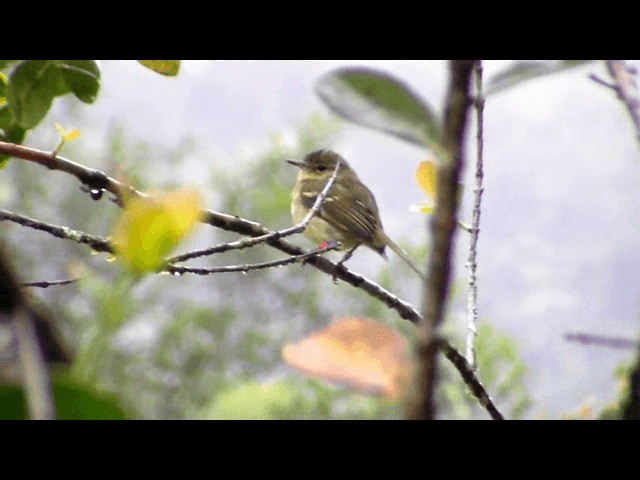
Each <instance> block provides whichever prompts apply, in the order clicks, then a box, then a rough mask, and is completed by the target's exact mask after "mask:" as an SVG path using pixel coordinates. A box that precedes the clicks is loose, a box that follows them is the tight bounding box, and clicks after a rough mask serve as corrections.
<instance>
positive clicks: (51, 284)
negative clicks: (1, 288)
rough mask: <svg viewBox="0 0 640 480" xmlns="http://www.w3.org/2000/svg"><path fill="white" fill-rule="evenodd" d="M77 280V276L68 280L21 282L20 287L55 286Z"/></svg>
mask: <svg viewBox="0 0 640 480" xmlns="http://www.w3.org/2000/svg"><path fill="white" fill-rule="evenodd" d="M78 280H80V279H79V278H71V279H69V280H53V281H51V282H46V281H41V282H25V283H21V284H20V287H22V288H26V287H35V288H49V287H53V286H56V285H69V284H70V283H75V282H77V281H78Z"/></svg>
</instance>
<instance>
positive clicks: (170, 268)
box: [164, 243, 340, 275]
mask: <svg viewBox="0 0 640 480" xmlns="http://www.w3.org/2000/svg"><path fill="white" fill-rule="evenodd" d="M339 247H340V244H338V243H334V244H332V245H328V246H326V247H322V248H318V249H316V250H312V251H310V252H307V253H303V254H302V255H292V256H290V257H287V258H283V259H281V260H273V261H270V262H262V263H247V264H244V265H228V266H225V267H213V268H194V267H182V266H179V265H167V266H166V267H165V269H164V270H165V271H167V272H169V273H172V274H174V275H182V274H183V273H193V274H195V275H211V274H212V273H231V272H242V273H247V272H248V271H249V270H264V269H266V268H274V267H283V266H285V265H289V264H292V263H299V262H303V261H305V260H308V259H309V258H311V257H314V256H316V255H321V254H323V253H326V252H330V251H331V250H337V249H338V248H339Z"/></svg>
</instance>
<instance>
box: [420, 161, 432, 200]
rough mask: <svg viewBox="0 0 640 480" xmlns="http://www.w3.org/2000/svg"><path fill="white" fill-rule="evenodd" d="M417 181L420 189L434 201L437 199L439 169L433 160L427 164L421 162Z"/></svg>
mask: <svg viewBox="0 0 640 480" xmlns="http://www.w3.org/2000/svg"><path fill="white" fill-rule="evenodd" d="M416 180H417V182H418V185H420V188H422V190H423V191H424V192H425V193H426V194H427V196H429V197H430V198H431V199H432V200H434V201H435V199H436V187H437V167H436V164H435V162H434V161H433V160H427V161H426V162H420V165H418V169H417V170H416Z"/></svg>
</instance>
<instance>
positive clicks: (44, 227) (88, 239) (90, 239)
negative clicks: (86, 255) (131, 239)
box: [0, 210, 114, 253]
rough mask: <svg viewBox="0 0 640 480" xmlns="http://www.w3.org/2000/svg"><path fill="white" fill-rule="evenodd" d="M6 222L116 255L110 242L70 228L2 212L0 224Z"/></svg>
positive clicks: (0, 212) (0, 211)
mask: <svg viewBox="0 0 640 480" xmlns="http://www.w3.org/2000/svg"><path fill="white" fill-rule="evenodd" d="M4 220H9V221H11V222H14V223H17V224H19V225H22V226H23V227H28V228H33V229H35V230H40V231H42V232H46V233H48V234H50V235H53V236H54V237H57V238H63V239H66V240H73V241H74V242H76V243H82V244H85V245H89V246H90V247H91V248H92V249H93V250H95V251H96V252H106V253H114V250H113V247H112V246H111V244H110V243H109V241H107V240H106V239H104V238H102V237H98V236H96V235H89V234H88V233H84V232H80V231H78V230H72V229H71V228H68V227H60V226H57V225H52V224H50V223H45V222H41V221H39V220H34V219H33V218H29V217H26V216H24V215H18V214H17V213H13V212H9V211H8V210H0V222H2V221H4Z"/></svg>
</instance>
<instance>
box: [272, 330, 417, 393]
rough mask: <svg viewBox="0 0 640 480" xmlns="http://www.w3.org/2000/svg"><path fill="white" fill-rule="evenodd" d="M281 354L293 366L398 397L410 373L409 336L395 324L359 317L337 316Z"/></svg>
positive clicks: (354, 386)
mask: <svg viewBox="0 0 640 480" xmlns="http://www.w3.org/2000/svg"><path fill="white" fill-rule="evenodd" d="M282 356H283V357H284V359H285V360H286V361H287V362H288V363H289V364H290V365H292V366H293V367H295V368H298V369H300V370H302V371H303V372H305V373H307V374H309V375H312V376H315V377H319V378H324V379H326V380H329V381H332V382H336V383H340V384H343V385H346V386H348V387H350V388H352V389H355V390H358V391H361V392H365V393H371V394H378V395H384V396H386V397H390V398H394V399H399V398H401V397H402V396H404V394H405V393H406V391H407V390H406V389H407V387H408V385H409V382H410V379H411V375H412V361H411V356H410V350H409V342H408V341H407V339H406V338H405V337H404V336H402V335H400V334H399V333H398V332H396V331H395V330H393V329H391V328H389V327H387V326H386V325H383V324H381V323H380V322H376V321H373V320H368V319H365V318H343V319H338V320H336V321H335V322H334V323H332V324H331V325H329V326H328V327H327V328H326V329H324V330H322V331H319V332H316V333H314V334H312V335H311V336H309V337H307V338H305V339H303V340H301V341H300V342H298V343H296V344H288V345H285V346H284V348H283V349H282Z"/></svg>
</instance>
